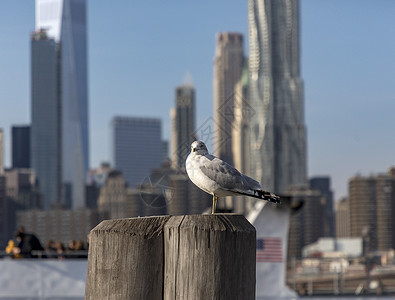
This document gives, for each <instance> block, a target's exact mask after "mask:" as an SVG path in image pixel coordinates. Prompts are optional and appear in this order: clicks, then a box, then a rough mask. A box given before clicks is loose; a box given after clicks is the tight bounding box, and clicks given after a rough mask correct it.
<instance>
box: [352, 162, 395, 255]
mask: <svg viewBox="0 0 395 300" xmlns="http://www.w3.org/2000/svg"><path fill="white" fill-rule="evenodd" d="M349 199H350V200H349V209H350V235H351V236H363V238H364V241H365V245H366V246H367V247H368V249H369V251H373V250H388V249H391V248H392V249H393V248H394V247H395V233H394V231H393V230H392V228H394V226H395V221H394V220H395V177H394V176H393V174H392V171H391V169H390V171H389V173H388V174H380V175H375V176H369V177H362V176H355V177H353V178H351V179H350V180H349Z"/></svg>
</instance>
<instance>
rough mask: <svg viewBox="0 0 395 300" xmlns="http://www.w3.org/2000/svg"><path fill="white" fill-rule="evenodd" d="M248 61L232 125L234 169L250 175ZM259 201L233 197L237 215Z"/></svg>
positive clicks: (238, 83) (242, 77)
mask: <svg viewBox="0 0 395 300" xmlns="http://www.w3.org/2000/svg"><path fill="white" fill-rule="evenodd" d="M248 90H249V73H248V59H245V60H244V68H243V73H242V76H241V78H240V80H239V81H238V82H237V83H236V85H235V92H234V103H233V106H234V109H233V124H232V153H233V163H234V167H235V168H236V169H237V170H239V171H240V172H241V173H243V174H246V175H250V119H251V117H252V115H253V114H254V113H255V112H254V110H253V109H252V107H251V105H250V104H249V95H248ZM256 201H257V200H256V199H254V198H252V197H246V196H242V197H239V196H238V197H233V210H234V212H235V213H240V214H245V215H246V214H247V213H248V212H249V211H250V210H251V209H252V208H253V206H254V204H255V202H256Z"/></svg>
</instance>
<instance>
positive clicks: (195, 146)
mask: <svg viewBox="0 0 395 300" xmlns="http://www.w3.org/2000/svg"><path fill="white" fill-rule="evenodd" d="M191 153H194V154H199V155H205V154H207V153H208V151H207V147H206V145H205V144H204V143H203V142H202V141H194V142H193V143H192V145H191Z"/></svg>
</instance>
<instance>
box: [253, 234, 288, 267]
mask: <svg viewBox="0 0 395 300" xmlns="http://www.w3.org/2000/svg"><path fill="white" fill-rule="evenodd" d="M282 253H283V250H282V242H281V238H278V237H265V238H259V239H257V240H256V262H272V263H273V262H274V263H277V262H283V254H282Z"/></svg>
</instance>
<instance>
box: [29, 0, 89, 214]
mask: <svg viewBox="0 0 395 300" xmlns="http://www.w3.org/2000/svg"><path fill="white" fill-rule="evenodd" d="M40 31H41V32H45V34H46V38H47V39H48V41H50V43H53V47H54V48H56V49H55V58H54V59H55V60H56V63H55V65H56V76H55V77H54V78H56V83H54V82H52V81H50V83H48V84H47V85H51V86H41V87H35V86H34V84H35V80H36V79H37V78H40V76H47V75H46V74H45V72H46V70H45V69H43V67H41V66H39V65H37V68H38V69H35V70H33V69H32V90H37V89H39V88H42V89H43V90H50V89H54V90H56V91H54V93H56V95H45V92H44V91H42V92H39V93H42V95H41V96H40V97H42V98H40V99H37V98H36V101H35V99H34V97H35V96H34V94H33V95H32V98H33V99H32V111H34V110H42V113H43V114H44V113H45V111H47V110H48V109H49V108H48V106H47V105H53V104H54V103H58V108H57V110H56V113H55V112H54V111H52V112H53V113H54V115H53V117H54V118H57V120H56V121H54V122H52V123H48V124H47V126H51V125H53V124H57V126H59V130H58V132H57V138H54V143H55V140H56V143H57V144H58V149H57V151H58V153H57V154H54V155H55V156H58V162H57V163H56V164H51V168H52V167H53V168H54V166H55V165H57V166H58V167H59V169H60V174H59V177H60V186H59V192H58V194H59V197H58V198H56V199H55V198H54V197H52V196H51V197H50V198H48V197H47V199H44V202H45V203H46V205H45V207H47V208H48V207H49V204H51V203H61V204H63V205H65V206H66V207H71V208H77V207H83V206H84V205H85V175H86V173H87V170H88V164H89V149H88V103H87V102H88V95H87V36H86V0H36V32H40ZM40 51H41V50H40V49H39V47H38V48H37V49H33V46H32V66H34V65H35V64H36V63H37V64H39V63H40V62H38V61H37V59H38V57H40V56H42V55H41V53H40ZM50 56H51V57H53V56H54V54H53V53H52V54H50ZM41 59H42V60H43V61H42V63H44V64H49V61H45V57H44V56H42V58H41ZM52 85H54V86H52ZM45 97H50V98H47V99H46V100H44V98H45ZM40 102H41V103H42V105H41V106H39V107H33V106H34V105H35V104H37V105H39V104H38V103H40ZM43 102H46V103H47V105H45V104H43ZM35 121H37V119H35V118H34V113H32V146H33V147H34V144H36V143H37V136H38V135H40V131H39V128H37V126H35ZM41 128H42V127H41ZM34 151H35V150H34V149H32V164H33V168H36V166H37V164H36V165H35V164H34V161H35V158H34V155H36V154H35V152H34ZM36 172H37V176H38V180H39V182H40V183H41V184H43V178H40V176H39V173H40V171H39V170H36ZM43 194H45V191H43Z"/></svg>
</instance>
